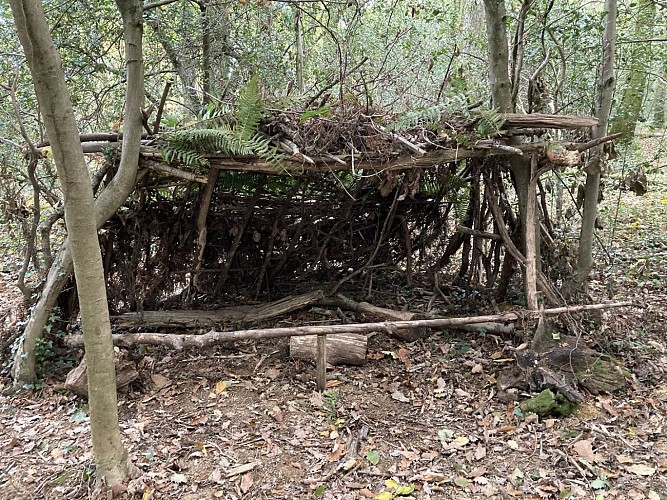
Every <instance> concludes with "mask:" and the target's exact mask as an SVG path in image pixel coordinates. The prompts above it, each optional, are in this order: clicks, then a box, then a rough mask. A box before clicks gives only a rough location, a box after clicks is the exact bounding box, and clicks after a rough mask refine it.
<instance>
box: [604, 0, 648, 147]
mask: <svg viewBox="0 0 667 500" xmlns="http://www.w3.org/2000/svg"><path fill="white" fill-rule="evenodd" d="M633 11H634V12H636V13H637V14H636V18H635V23H634V32H633V33H632V38H633V39H634V40H637V41H639V42H638V43H632V44H629V45H628V46H627V47H628V51H629V53H628V63H627V65H628V76H627V80H626V82H625V87H624V88H623V94H622V96H621V102H620V104H619V106H618V112H617V113H616V116H615V117H614V119H613V120H612V123H611V133H612V134H615V133H617V132H623V133H624V134H625V135H624V136H623V138H621V139H620V140H621V141H623V142H624V143H627V142H630V141H632V139H633V136H634V133H635V129H636V128H637V121H638V120H639V117H640V115H641V111H642V106H643V104H644V96H645V95H646V87H647V82H648V78H647V75H648V71H649V70H650V68H651V60H652V55H653V53H652V51H651V42H642V41H640V40H646V39H650V38H651V37H652V36H653V27H654V26H655V0H639V1H638V2H637V6H636V7H634V9H633Z"/></svg>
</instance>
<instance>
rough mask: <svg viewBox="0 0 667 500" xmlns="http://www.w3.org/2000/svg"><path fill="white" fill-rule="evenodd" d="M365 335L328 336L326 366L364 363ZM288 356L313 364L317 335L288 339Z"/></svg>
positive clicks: (344, 334)
mask: <svg viewBox="0 0 667 500" xmlns="http://www.w3.org/2000/svg"><path fill="white" fill-rule="evenodd" d="M366 340H367V339H366V335H360V334H358V333H342V334H339V335H329V336H327V340H326V361H327V365H330V366H337V365H355V366H361V365H363V364H364V363H366ZM289 347H290V356H291V357H292V358H294V359H302V360H304V361H310V362H312V363H315V360H316V353H317V335H309V336H306V337H291V338H290V346H289Z"/></svg>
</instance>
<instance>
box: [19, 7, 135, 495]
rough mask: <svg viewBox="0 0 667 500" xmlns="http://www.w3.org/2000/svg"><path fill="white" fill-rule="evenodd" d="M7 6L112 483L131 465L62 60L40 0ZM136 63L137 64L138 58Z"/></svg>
mask: <svg viewBox="0 0 667 500" xmlns="http://www.w3.org/2000/svg"><path fill="white" fill-rule="evenodd" d="M10 4H11V8H12V13H13V15H14V19H15V22H16V29H17V32H18V35H19V39H20V41H21V44H22V45H23V48H24V51H25V55H26V59H27V61H28V65H29V67H30V72H31V74H32V78H33V83H34V86H35V93H36V94H37V99H38V101H39V106H40V110H41V112H42V116H43V117H44V125H45V128H46V131H47V133H48V136H49V139H50V141H51V145H52V151H53V156H54V159H55V163H56V167H57V169H58V176H59V177H60V181H61V188H62V191H63V196H64V200H65V205H64V209H65V221H66V224H67V231H68V235H69V242H70V244H69V247H70V249H71V253H72V260H73V262H74V273H75V276H76V277H77V290H78V294H79V302H80V306H81V321H82V323H83V332H84V344H85V351H86V360H87V363H88V365H89V366H90V367H91V369H90V372H89V374H88V394H89V402H90V426H91V434H92V440H93V453H94V455H95V463H96V466H97V479H98V481H99V482H100V484H105V485H107V486H114V485H117V484H119V483H120V482H122V481H124V480H125V479H126V478H127V477H128V475H129V472H130V468H131V463H130V461H129V458H128V455H127V452H126V451H125V449H124V448H123V444H122V442H121V439H120V428H119V426H118V409H117V399H116V375H115V370H114V350H113V343H112V340H111V324H110V322H109V310H108V307H107V302H106V289H105V284H104V271H103V267H102V256H101V252H100V247H99V243H98V239H97V224H96V220H95V218H94V217H91V216H90V215H91V214H93V213H95V202H94V198H93V189H92V185H91V183H90V176H89V175H88V170H87V167H86V161H85V158H84V156H83V150H82V148H81V143H80V141H79V132H78V130H77V124H76V119H75V117H74V110H73V107H72V103H71V100H70V95H69V91H68V90H67V85H66V83H65V75H64V73H63V71H62V62H61V60H60V56H59V54H58V51H57V50H56V48H55V45H54V44H53V40H52V38H51V33H50V31H49V27H48V24H47V22H46V17H45V15H44V10H43V8H42V5H41V2H39V1H37V0H12V1H11V2H10ZM119 8H121V11H122V13H123V18H124V21H125V24H129V23H138V24H139V27H140V26H141V15H142V7H141V3H140V2H138V1H136V0H135V1H134V2H132V3H130V2H129V1H128V2H121V3H119ZM140 41H141V37H139V42H140ZM139 47H141V45H140V44H139ZM137 62H139V63H141V59H139V60H138V61H137Z"/></svg>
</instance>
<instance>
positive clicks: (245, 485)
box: [239, 472, 254, 493]
mask: <svg viewBox="0 0 667 500" xmlns="http://www.w3.org/2000/svg"><path fill="white" fill-rule="evenodd" d="M253 483H254V480H253V478H252V472H248V473H247V474H243V475H242V476H241V484H240V485H239V487H240V488H241V491H242V492H243V493H248V490H249V489H250V488H252V484H253Z"/></svg>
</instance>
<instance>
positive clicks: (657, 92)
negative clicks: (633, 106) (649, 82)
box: [653, 63, 667, 128]
mask: <svg viewBox="0 0 667 500" xmlns="http://www.w3.org/2000/svg"><path fill="white" fill-rule="evenodd" d="M666 81H667V64H664V63H663V66H662V70H661V73H660V78H656V80H655V88H654V90H653V126H654V127H657V128H663V127H664V126H665V107H666V103H665V99H667V85H666V84H665V82H666Z"/></svg>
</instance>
